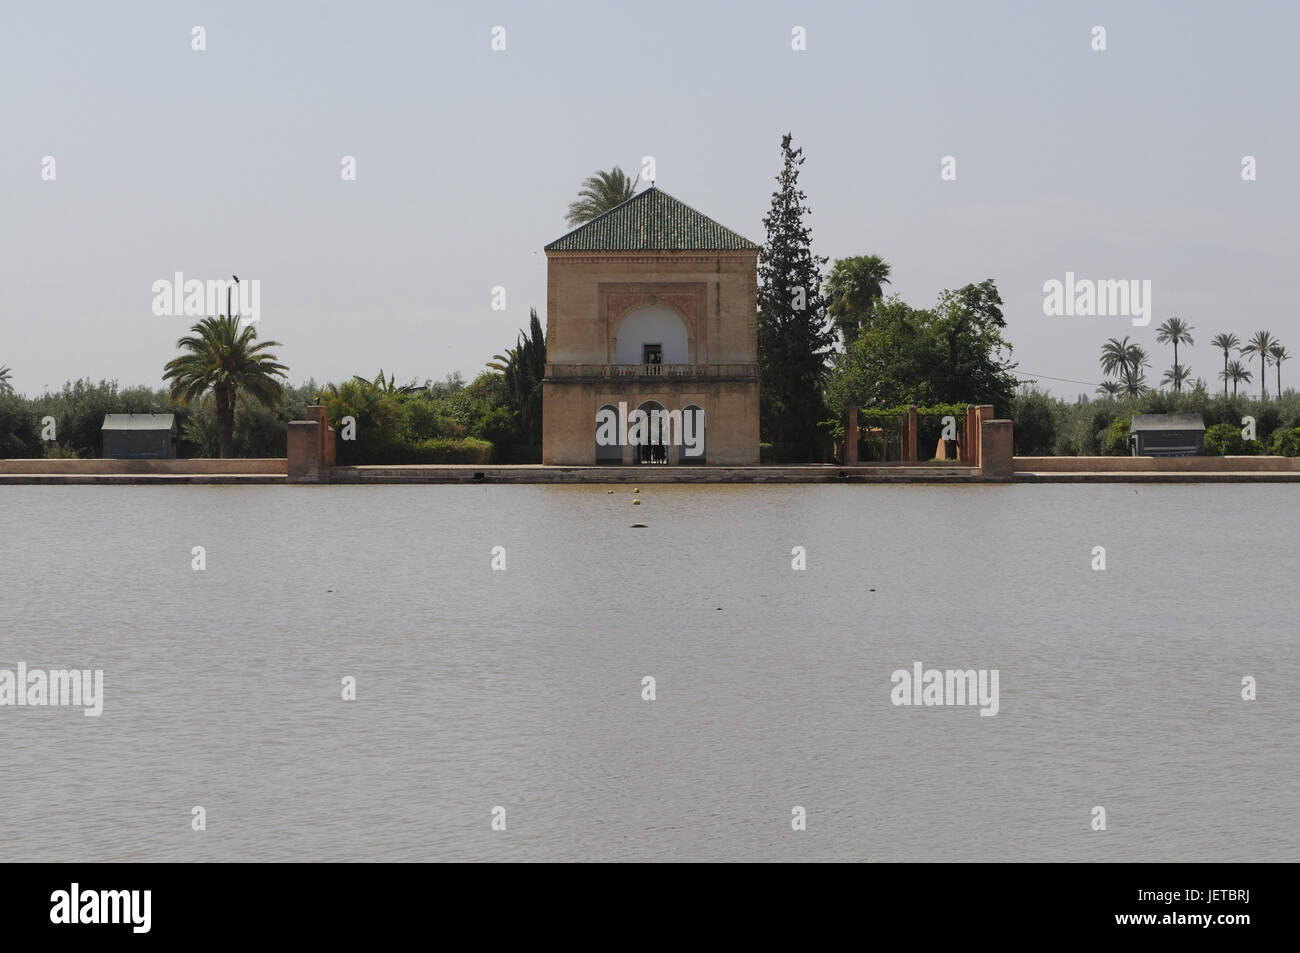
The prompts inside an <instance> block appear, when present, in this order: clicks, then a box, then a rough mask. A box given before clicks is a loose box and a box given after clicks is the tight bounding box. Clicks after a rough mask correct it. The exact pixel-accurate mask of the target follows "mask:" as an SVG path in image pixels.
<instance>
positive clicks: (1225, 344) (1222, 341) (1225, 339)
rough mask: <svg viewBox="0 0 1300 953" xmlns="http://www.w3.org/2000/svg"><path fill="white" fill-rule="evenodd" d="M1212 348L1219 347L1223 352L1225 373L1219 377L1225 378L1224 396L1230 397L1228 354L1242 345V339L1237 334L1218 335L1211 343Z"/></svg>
mask: <svg viewBox="0 0 1300 953" xmlns="http://www.w3.org/2000/svg"><path fill="white" fill-rule="evenodd" d="M1210 344H1211V346H1213V347H1217V348H1218V349H1219V350H1221V351H1222V352H1223V373H1222V374H1220V375H1219V376H1220V377H1222V378H1223V396H1224V397H1227V396H1228V352H1229V351H1232V350H1235V349H1236V348H1238V347H1239V346H1240V345H1241V339H1240V338H1238V337H1237V335H1235V334H1227V333H1224V334H1216V335H1215V336H1214V337H1213V339H1212V340H1211V341H1210Z"/></svg>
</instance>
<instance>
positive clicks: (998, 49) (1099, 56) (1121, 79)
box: [0, 0, 1300, 398]
mask: <svg viewBox="0 0 1300 953" xmlns="http://www.w3.org/2000/svg"><path fill="white" fill-rule="evenodd" d="M1099 26H1100V27H1103V28H1104V30H1105V49H1104V50H1099V49H1094V46H1095V45H1097V36H1096V34H1095V30H1094V28H1096V27H1099ZM195 27H202V28H203V38H204V41H205V45H206V49H203V50H195V49H194V48H193V45H194V28H195ZM496 27H502V28H504V34H502V33H501V32H500V31H497V32H496V34H495V36H496V40H497V45H498V46H499V45H500V41H501V38H502V36H504V45H505V49H493V42H494V28H496ZM797 27H801V28H802V30H803V35H804V36H805V37H806V42H805V46H806V48H805V49H794V48H793V46H795V45H798V44H797V43H796V37H795V30H796V28H797ZM1297 36H1300V4H1295V3H1291V2H1270V3H1261V2H1249V0H1247V2H1241V3H1234V4H1230V5H1229V4H1209V3H1198V2H1141V3H1133V2H1116V3H1108V2H1089V3H1082V2H1062V3H1039V2H1029V0H1026V2H971V0H965V2H906V3H903V2H898V3H888V4H884V3H864V2H846V3H836V2H816V0H813V2H809V0H798V2H788V3H771V2H761V0H760V2H744V3H741V2H701V0H696V2H691V3H675V2H660V3H649V4H647V3H618V2H610V0H604V2H597V3H572V2H556V3H548V4H539V3H536V2H531V3H455V4H452V3H436V2H427V3H413V2H412V3H408V2H383V0H373V2H367V3H355V2H348V3H334V2H277V3H265V2H239V0H236V2H229V0H222V2H219V3H218V2H206V3H199V2H126V3H115V4H103V3H99V2H62V3H60V2H52V0H39V2H29V0H5V2H4V3H3V4H2V5H0V120H2V121H3V127H4V135H3V137H0V284H2V286H3V289H4V295H5V297H6V299H7V300H6V307H5V308H4V312H5V314H4V317H3V318H0V366H4V365H8V366H9V367H10V368H11V372H12V383H13V385H14V387H15V389H16V390H18V391H19V392H22V393H28V394H39V393H40V392H41V391H42V390H43V389H45V388H51V389H57V388H59V387H61V386H62V384H63V382H64V381H66V380H69V379H76V378H81V377H89V378H92V379H94V380H100V379H107V380H117V381H118V382H119V383H120V384H122V385H123V386H129V385H136V384H145V385H149V386H151V387H158V386H161V383H162V382H161V374H162V368H163V365H164V364H165V363H166V362H167V361H168V360H169V359H170V358H172V357H173V356H175V353H176V350H175V343H176V340H177V338H179V337H181V336H183V335H184V334H185V333H186V331H187V329H188V326H189V325H190V324H191V323H193V321H194V320H195V319H194V318H193V317H191V318H186V317H184V316H169V315H162V316H160V315H157V314H155V313H154V309H153V304H154V299H155V292H154V290H153V287H154V283H155V282H157V281H159V280H164V279H167V280H170V279H171V278H172V277H173V276H174V274H175V273H176V272H181V273H182V274H183V275H184V276H185V277H186V278H187V279H190V278H197V279H200V280H207V279H222V278H226V277H228V276H229V275H231V274H237V275H239V276H240V278H241V279H244V280H249V279H257V280H258V281H259V283H260V309H261V318H260V322H259V325H258V328H259V333H260V335H261V336H262V337H263V338H270V339H273V340H275V341H278V342H280V343H281V346H280V347H278V348H277V349H276V351H277V353H278V354H279V356H280V359H281V360H282V362H284V363H286V364H287V365H289V368H290V372H289V376H290V379H291V380H293V381H294V382H295V383H300V382H303V381H306V380H307V379H308V378H314V379H315V380H316V381H318V382H322V383H323V382H326V381H330V380H334V381H337V380H341V379H344V378H347V377H350V376H351V375H353V374H362V375H364V376H366V377H373V376H374V375H375V374H376V373H377V372H378V371H379V370H380V369H381V368H382V369H383V370H384V371H385V372H387V373H391V374H394V375H395V376H396V377H397V379H398V380H399V381H407V380H412V379H414V380H418V381H424V380H426V379H434V380H439V379H442V378H444V377H445V376H446V375H448V374H450V373H452V372H454V371H459V372H461V373H463V374H464V375H465V377H466V379H472V378H473V377H474V376H475V375H477V373H479V372H480V371H481V370H482V369H483V366H484V364H485V363H486V362H487V361H489V360H491V359H492V356H493V355H494V354H496V353H499V352H501V351H502V350H503V349H504V348H505V347H507V346H509V345H510V344H512V343H514V339H515V336H516V334H517V333H518V330H519V329H520V328H521V327H525V326H526V325H527V323H528V310H529V307H530V306H535V307H537V308H538V310H539V313H540V314H541V315H542V317H543V319H545V305H546V259H545V255H544V253H543V251H542V248H543V246H544V245H545V244H546V243H548V242H550V241H552V240H554V239H555V238H557V237H559V236H560V235H562V234H564V233H565V232H566V231H568V228H567V226H566V224H565V219H564V215H565V211H566V209H567V206H568V203H569V202H570V201H571V200H572V199H573V197H574V195H575V193H576V191H577V189H578V188H579V186H580V184H581V181H582V179H583V178H584V177H586V176H587V175H589V174H590V173H591V172H593V171H594V170H596V169H598V168H608V167H610V166H613V165H619V166H621V167H622V168H623V169H624V170H626V171H628V172H629V173H631V174H637V173H638V172H639V170H640V169H641V167H642V162H643V159H644V158H645V157H653V161H654V166H655V177H656V184H657V185H658V186H659V187H660V188H662V189H663V190H664V191H666V192H668V193H669V194H671V195H673V196H675V197H677V198H679V199H681V200H682V201H684V202H686V203H687V204H688V205H691V206H693V207H695V208H697V209H698V210H700V211H701V212H703V213H704V214H706V215H708V216H710V217H711V218H714V219H716V220H717V221H719V222H721V223H722V224H724V225H726V226H728V227H729V228H732V229H734V230H735V231H738V232H740V233H741V234H742V235H744V236H746V237H747V238H750V239H751V240H753V241H755V242H759V243H761V242H762V241H763V238H764V230H763V226H762V218H763V215H764V213H765V212H766V210H767V208H768V206H769V203H770V200H771V193H772V190H773V188H774V187H775V183H774V177H775V176H776V175H777V173H778V172H779V171H780V164H781V156H780V142H781V137H782V135H783V134H784V133H786V132H790V133H792V134H793V135H794V141H795V144H796V145H798V146H802V147H803V149H804V153H805V155H806V160H807V161H806V162H805V164H804V166H803V168H802V174H801V178H800V184H801V186H802V187H803V189H804V190H805V191H806V193H807V196H808V199H807V201H808V205H809V207H810V209H811V216H810V219H809V224H810V225H811V227H812V238H813V248H814V251H815V252H816V253H817V254H819V255H824V256H827V257H829V258H830V259H831V260H832V261H833V260H834V259H836V258H841V257H846V256H851V255H862V254H878V255H881V256H883V257H884V258H885V259H886V260H887V261H889V262H890V264H891V266H892V269H893V272H892V273H893V280H892V284H891V285H890V288H889V290H890V291H892V292H896V293H898V294H900V295H901V296H902V298H903V299H904V300H905V301H907V302H908V303H909V304H911V305H913V306H917V307H923V306H927V305H929V304H932V303H933V302H934V301H935V299H936V298H937V296H938V295H939V293H940V292H941V291H942V290H943V289H945V288H957V287H960V286H962V285H964V284H967V283H969V282H975V281H981V280H983V279H985V278H993V279H994V280H995V281H996V282H997V285H998V288H999V289H1000V291H1001V293H1002V297H1003V299H1004V302H1005V312H1006V317H1007V324H1008V327H1007V332H1006V335H1007V337H1008V339H1009V340H1010V341H1011V343H1012V344H1013V346H1014V357H1015V359H1016V360H1017V361H1018V362H1019V372H1020V373H1021V374H1022V376H1026V377H1036V378H1038V379H1039V380H1040V381H1041V383H1042V384H1043V385H1044V386H1046V387H1047V388H1048V389H1050V390H1051V391H1052V392H1054V393H1057V394H1059V395H1061V396H1064V397H1067V398H1073V397H1074V396H1075V395H1077V394H1079V393H1091V392H1092V391H1093V388H1094V386H1095V384H1096V383H1097V382H1099V381H1100V380H1101V379H1102V378H1101V374H1100V371H1099V369H1098V353H1099V350H1100V346H1101V343H1102V342H1103V341H1104V340H1105V339H1106V338H1109V337H1122V336H1124V335H1128V336H1130V337H1131V338H1132V339H1133V340H1135V341H1136V342H1138V343H1140V344H1142V345H1143V346H1145V347H1146V348H1147V349H1148V351H1150V352H1151V354H1152V358H1153V365H1154V370H1155V374H1154V376H1155V377H1156V378H1157V379H1158V376H1159V374H1160V372H1161V371H1162V370H1163V369H1165V368H1167V367H1168V365H1169V364H1171V363H1172V353H1171V352H1170V350H1169V348H1168V347H1167V346H1165V345H1160V344H1157V343H1156V340H1155V335H1156V325H1157V324H1159V323H1160V322H1161V321H1163V320H1165V319H1166V318H1168V317H1171V316H1178V317H1182V318H1183V319H1185V320H1187V321H1188V322H1190V323H1191V325H1192V326H1193V327H1194V328H1195V331H1194V332H1193V336H1194V338H1195V342H1196V343H1195V345H1194V346H1193V347H1190V348H1187V347H1184V348H1181V349H1180V358H1181V360H1182V362H1183V363H1184V364H1188V365H1190V367H1191V370H1192V374H1193V376H1194V377H1196V376H1201V377H1204V378H1205V379H1206V380H1207V381H1208V382H1209V383H1210V386H1211V388H1212V389H1213V388H1214V387H1217V386H1220V385H1219V384H1218V382H1217V380H1216V378H1215V376H1214V375H1215V374H1216V373H1217V371H1218V370H1219V369H1220V368H1221V367H1222V356H1221V353H1220V352H1218V351H1216V350H1214V349H1212V348H1211V347H1210V345H1209V340H1210V338H1211V337H1212V336H1213V335H1215V334H1217V333H1219V332H1221V331H1227V332H1234V333H1236V334H1237V335H1238V336H1239V337H1241V338H1243V339H1244V338H1246V337H1248V336H1249V335H1250V334H1251V333H1253V332H1254V331H1255V330H1258V329H1267V330H1270V331H1272V332H1273V333H1274V334H1275V335H1277V336H1278V337H1280V338H1281V340H1282V341H1283V342H1284V343H1287V344H1290V345H1291V347H1292V350H1293V351H1295V352H1297V353H1300V318H1298V317H1297V314H1296V309H1295V305H1294V301H1295V294H1294V291H1293V288H1294V282H1295V278H1294V276H1295V273H1296V268H1295V259H1296V252H1297V246H1298V242H1297V228H1300V226H1298V225H1297V211H1300V186H1298V185H1297V179H1298V177H1300V125H1298V124H1297V120H1296V117H1297V115H1298V114H1300V82H1297V80H1298V79H1300V67H1298V66H1297V53H1296V51H1297V45H1296V44H1297ZM345 156H351V157H353V158H354V159H355V170H356V177H355V179H354V180H347V179H345V178H344V176H343V174H342V170H343V162H344V157H345ZM1246 156H1251V157H1254V162H1255V176H1256V177H1255V179H1254V180H1253V181H1247V180H1244V179H1243V176H1242V168H1243V166H1242V162H1243V157H1246ZM46 157H53V159H54V177H53V178H52V179H50V178H49V177H48V174H49V173H48V169H49V164H48V162H47V159H46ZM944 157H952V159H954V160H955V170H956V177H955V178H948V179H945V178H944V177H943V176H942V175H941V173H942V172H943V163H944ZM1067 272H1073V273H1074V274H1075V275H1076V276H1077V277H1078V278H1084V279H1092V280H1140V281H1150V282H1151V288H1152V302H1151V303H1152V315H1153V320H1152V321H1151V323H1150V324H1149V325H1147V326H1146V327H1135V326H1134V325H1133V323H1132V319H1131V318H1130V317H1126V316H1122V315H1121V316H1114V315H1111V316H1084V315H1070V316H1049V315H1046V314H1044V306H1043V305H1044V298H1045V293H1044V283H1045V282H1048V281H1050V280H1053V279H1055V280H1060V281H1064V279H1065V276H1066V273H1067ZM497 288H504V289H505V308H504V310H494V309H493V302H494V294H495V289H497ZM496 300H497V301H499V300H500V296H499V295H496ZM1294 368H1295V369H1296V372H1297V373H1300V361H1296V362H1295V365H1294ZM1291 369H1292V368H1290V367H1288V366H1286V365H1283V384H1284V386H1286V385H1287V380H1286V378H1287V372H1288V371H1289V370H1291ZM1272 376H1273V371H1271V370H1270V379H1271V378H1272ZM1053 378H1055V379H1053ZM1076 382H1077V383H1076Z"/></svg>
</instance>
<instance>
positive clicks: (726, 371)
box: [546, 364, 758, 380]
mask: <svg viewBox="0 0 1300 953" xmlns="http://www.w3.org/2000/svg"><path fill="white" fill-rule="evenodd" d="M546 376H547V377H549V378H552V379H559V378H565V379H572V378H587V379H595V380H609V379H611V378H612V379H622V378H628V379H633V380H635V379H639V378H655V377H668V378H693V379H695V380H707V379H710V378H712V379H722V380H736V379H748V378H757V377H758V365H757V364H547V365H546Z"/></svg>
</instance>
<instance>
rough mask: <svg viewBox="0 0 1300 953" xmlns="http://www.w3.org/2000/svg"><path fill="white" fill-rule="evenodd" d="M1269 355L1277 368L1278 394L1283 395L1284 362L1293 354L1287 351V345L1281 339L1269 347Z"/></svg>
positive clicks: (1279, 396)
mask: <svg viewBox="0 0 1300 953" xmlns="http://www.w3.org/2000/svg"><path fill="white" fill-rule="evenodd" d="M1268 356H1269V357H1271V358H1272V359H1273V366H1274V367H1276V368H1277V396H1278V398H1279V399H1281V397H1282V362H1283V361H1289V360H1291V355H1290V354H1288V353H1287V352H1286V347H1285V346H1284V345H1283V344H1282V342H1281V341H1274V342H1273V346H1272V347H1270V348H1269V349H1268Z"/></svg>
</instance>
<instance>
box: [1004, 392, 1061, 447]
mask: <svg viewBox="0 0 1300 953" xmlns="http://www.w3.org/2000/svg"><path fill="white" fill-rule="evenodd" d="M1011 423H1012V434H1013V440H1014V442H1015V453H1016V455H1017V456H1021V457H1039V456H1049V455H1051V454H1052V453H1054V452H1055V450H1056V444H1057V422H1056V401H1054V400H1052V397H1051V395H1050V394H1048V393H1046V392H1045V391H1041V390H1039V389H1038V388H1037V387H1034V386H1033V385H1029V386H1026V387H1022V388H1021V389H1020V391H1019V392H1018V393H1017V394H1016V397H1015V399H1014V400H1013V401H1012V402H1011Z"/></svg>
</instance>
